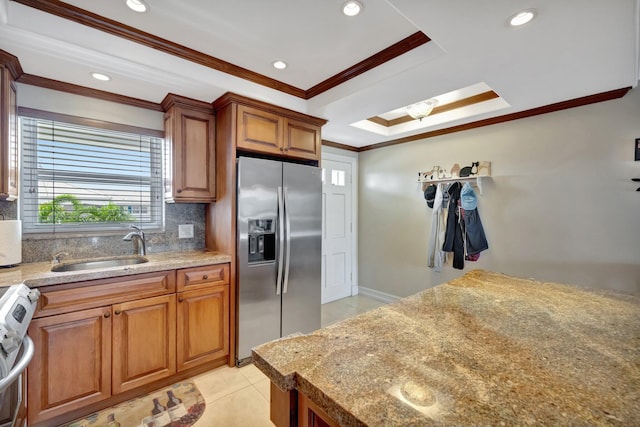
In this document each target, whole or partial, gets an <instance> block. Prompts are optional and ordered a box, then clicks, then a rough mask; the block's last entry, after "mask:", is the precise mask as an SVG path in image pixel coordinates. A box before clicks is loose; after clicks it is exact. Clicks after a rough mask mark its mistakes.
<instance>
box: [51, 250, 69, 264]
mask: <svg viewBox="0 0 640 427" xmlns="http://www.w3.org/2000/svg"><path fill="white" fill-rule="evenodd" d="M68 256H69V253H68V252H58V253H56V254H54V255H53V261H51V264H60V261H62V258H63V257H68Z"/></svg>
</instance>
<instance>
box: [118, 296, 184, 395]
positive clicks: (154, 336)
mask: <svg viewBox="0 0 640 427" xmlns="http://www.w3.org/2000/svg"><path fill="white" fill-rule="evenodd" d="M112 309H113V371H112V375H113V380H112V383H113V394H117V393H121V392H123V391H127V390H130V389H132V388H136V387H138V386H141V385H143V384H147V383H150V382H153V381H156V380H159V379H161V378H166V377H168V376H171V375H173V374H174V373H175V372H176V328H175V324H176V296H175V294H173V295H163V296H159V297H154V298H146V299H142V300H137V301H131V302H125V303H122V304H115V305H113V307H112Z"/></svg>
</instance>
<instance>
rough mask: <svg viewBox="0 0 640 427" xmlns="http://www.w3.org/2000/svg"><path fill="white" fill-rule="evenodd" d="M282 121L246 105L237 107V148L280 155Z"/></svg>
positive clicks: (282, 132) (282, 136)
mask: <svg viewBox="0 0 640 427" xmlns="http://www.w3.org/2000/svg"><path fill="white" fill-rule="evenodd" d="M283 122H284V119H283V118H282V117H280V116H278V115H276V114H273V113H269V112H268V111H264V110H260V109H258V108H252V107H248V106H246V105H239V106H238V127H237V129H236V133H237V135H236V141H237V146H238V148H241V149H245V150H249V151H259V152H262V153H270V154H276V155H279V154H281V152H282V150H283V139H284V126H283Z"/></svg>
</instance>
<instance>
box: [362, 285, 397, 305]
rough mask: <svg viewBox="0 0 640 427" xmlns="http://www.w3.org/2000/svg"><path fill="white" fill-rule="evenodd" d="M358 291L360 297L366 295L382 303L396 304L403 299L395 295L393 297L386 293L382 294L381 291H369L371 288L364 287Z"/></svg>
mask: <svg viewBox="0 0 640 427" xmlns="http://www.w3.org/2000/svg"><path fill="white" fill-rule="evenodd" d="M358 291H359V293H360V295H364V296H366V297H369V298H372V299H374V300H376V301H382V302H386V303H389V302H396V301H398V300H400V299H402V298H401V297H398V296H395V295H391V294H388V293H386V292H380V291H376V290H375V289H369V288H365V287H363V286H359V287H358Z"/></svg>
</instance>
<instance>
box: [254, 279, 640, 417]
mask: <svg viewBox="0 0 640 427" xmlns="http://www.w3.org/2000/svg"><path fill="white" fill-rule="evenodd" d="M253 360H254V364H255V365H256V366H257V367H258V368H260V369H261V370H262V371H263V372H264V373H265V374H266V375H267V376H268V377H269V378H270V379H271V381H272V387H271V390H272V399H271V400H272V410H271V411H272V412H271V414H272V421H274V423H275V424H276V425H277V426H279V427H280V426H283V425H287V426H292V425H304V426H307V425H330V426H333V425H339V426H424V425H440V424H443V425H526V424H543V425H567V424H571V425H640V405H638V402H639V401H640V298H637V297H633V296H628V295H621V294H613V293H610V292H604V291H587V290H583V289H580V288H576V287H572V286H567V285H561V284H556V283H542V282H537V281H533V280H527V279H519V278H514V277H509V276H506V275H503V274H499V273H492V272H487V271H481V270H475V271H472V272H469V273H467V274H466V275H464V276H463V277H461V278H458V279H456V280H453V281H451V282H448V283H445V284H443V285H440V286H437V287H435V288H432V289H428V290H426V291H423V292H421V293H418V294H416V295H413V296H411V297H408V298H405V299H403V300H401V301H398V302H396V303H394V304H390V305H387V306H383V307H380V308H378V309H376V310H373V311H370V312H368V313H364V314H361V315H359V316H356V317H354V318H351V319H348V320H345V321H343V322H340V323H337V324H334V325H331V326H329V327H326V328H324V329H321V330H318V331H316V332H313V333H311V334H308V335H297V336H289V337H285V338H282V339H280V340H276V341H272V342H270V343H267V344H264V345H261V346H258V347H256V348H255V349H254V352H253ZM323 422H325V424H322V423H323ZM314 423H316V424H314Z"/></svg>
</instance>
